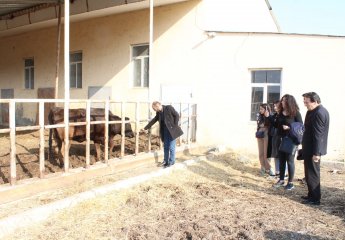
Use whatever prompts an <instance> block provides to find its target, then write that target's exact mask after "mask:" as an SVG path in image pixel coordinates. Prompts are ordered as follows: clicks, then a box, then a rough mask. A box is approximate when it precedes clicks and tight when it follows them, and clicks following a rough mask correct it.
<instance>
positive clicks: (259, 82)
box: [250, 70, 281, 121]
mask: <svg viewBox="0 0 345 240" xmlns="http://www.w3.org/2000/svg"><path fill="white" fill-rule="evenodd" d="M280 82H281V70H255V71H252V72H251V86H252V99H251V110H250V120H251V121H255V120H256V114H257V113H258V111H259V106H260V104H261V103H269V104H270V105H271V107H273V102H274V101H277V100H279V99H280Z"/></svg>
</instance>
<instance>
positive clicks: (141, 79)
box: [130, 43, 150, 88]
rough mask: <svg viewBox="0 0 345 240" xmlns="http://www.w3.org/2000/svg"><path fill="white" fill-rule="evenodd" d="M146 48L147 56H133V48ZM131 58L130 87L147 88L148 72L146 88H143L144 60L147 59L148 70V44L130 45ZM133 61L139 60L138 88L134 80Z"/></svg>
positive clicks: (148, 74) (148, 81) (148, 84)
mask: <svg viewBox="0 0 345 240" xmlns="http://www.w3.org/2000/svg"><path fill="white" fill-rule="evenodd" d="M142 46H147V48H148V55H145V56H133V53H134V48H135V47H142ZM130 54H131V55H130V57H131V86H132V88H149V86H150V71H148V72H147V86H145V60H146V59H147V60H148V61H147V64H148V69H150V44H149V43H142V44H133V45H131V51H130ZM135 60H140V63H141V66H140V86H137V85H136V84H135V83H136V82H137V81H136V80H137V79H135V76H136V74H135V70H136V69H135V64H134V62H135Z"/></svg>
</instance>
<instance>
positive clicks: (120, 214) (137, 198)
mask: <svg viewBox="0 0 345 240" xmlns="http://www.w3.org/2000/svg"><path fill="white" fill-rule="evenodd" d="M209 159H210V160H207V159H203V160H202V161H199V162H198V163H196V164H195V165H192V166H188V167H186V169H182V170H176V171H173V172H172V173H171V174H170V175H168V176H163V177H159V178H156V179H153V180H150V181H148V182H146V183H144V184H141V185H138V186H136V187H134V188H131V189H127V190H121V191H118V192H112V193H111V194H108V195H105V196H102V197H97V198H96V199H93V200H88V201H85V202H83V203H81V204H79V205H77V206H76V207H73V208H70V209H67V210H64V211H61V212H58V213H56V214H55V215H54V216H52V217H50V218H49V219H48V220H47V221H45V222H44V223H40V224H35V225H34V226H32V227H30V228H28V229H21V230H20V231H17V232H16V233H15V234H14V235H12V236H9V237H8V238H6V239H59V240H60V239H138V240H139V239H320V240H321V239H322V240H323V239H345V230H344V229H345V213H344V209H345V206H344V197H345V191H344V190H345V185H344V180H345V176H344V174H343V173H344V171H343V170H344V169H340V168H338V169H340V170H341V172H335V173H334V172H329V171H330V170H332V169H333V168H330V167H328V166H325V165H324V166H322V190H323V203H322V205H321V206H318V207H310V206H305V205H302V204H300V196H301V195H305V193H306V187H304V185H303V184H301V183H299V182H298V181H296V188H295V189H294V190H293V191H291V192H285V191H284V190H282V189H273V188H272V187H271V185H272V183H273V182H274V179H270V178H264V177H260V176H259V174H258V167H257V162H256V161H255V162H248V163H243V162H242V161H241V158H240V157H239V156H237V155H236V154H234V153H226V154H223V155H218V156H215V157H214V158H209ZM296 166H297V173H296V175H297V177H303V173H302V163H301V162H297V163H296Z"/></svg>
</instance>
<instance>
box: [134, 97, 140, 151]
mask: <svg viewBox="0 0 345 240" xmlns="http://www.w3.org/2000/svg"><path fill="white" fill-rule="evenodd" d="M135 130H136V131H135V155H138V153H139V131H140V129H139V102H136V103H135Z"/></svg>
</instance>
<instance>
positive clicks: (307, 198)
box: [301, 196, 310, 200]
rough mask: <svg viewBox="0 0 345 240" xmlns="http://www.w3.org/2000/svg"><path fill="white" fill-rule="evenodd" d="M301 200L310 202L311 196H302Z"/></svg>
mask: <svg viewBox="0 0 345 240" xmlns="http://www.w3.org/2000/svg"><path fill="white" fill-rule="evenodd" d="M301 198H302V199H303V200H309V199H310V197H309V196H301Z"/></svg>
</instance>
